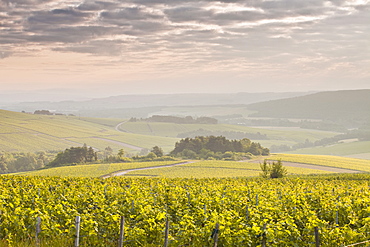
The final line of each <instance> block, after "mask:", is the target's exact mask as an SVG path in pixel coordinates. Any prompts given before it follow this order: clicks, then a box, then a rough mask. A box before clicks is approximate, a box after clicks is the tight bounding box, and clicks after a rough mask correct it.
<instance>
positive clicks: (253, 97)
mask: <svg viewBox="0 0 370 247" xmlns="http://www.w3.org/2000/svg"><path fill="white" fill-rule="evenodd" d="M306 94H310V92H288V93H232V94H231V93H230V94H226V93H225V94H155V95H118V96H111V97H106V98H96V99H91V100H84V101H72V100H70V101H60V102H48V101H42V102H21V101H20V103H19V102H18V103H14V102H13V103H3V105H2V104H1V103H0V106H1V105H2V106H1V108H2V109H5V110H10V111H19V112H20V111H26V112H34V111H35V110H40V109H47V110H56V111H57V112H62V113H73V114H75V115H78V114H79V115H81V116H85V117H88V116H89V117H113V118H114V117H116V118H130V117H147V116H149V115H150V114H151V113H155V112H160V111H166V109H167V108H171V107H174V106H219V105H245V104H251V103H256V102H263V101H267V100H274V99H283V98H290V97H295V96H301V95H306ZM3 98H4V97H3ZM0 102H1V100H0ZM177 114H180V115H181V113H179V111H176V115H177ZM190 115H193V114H190Z"/></svg>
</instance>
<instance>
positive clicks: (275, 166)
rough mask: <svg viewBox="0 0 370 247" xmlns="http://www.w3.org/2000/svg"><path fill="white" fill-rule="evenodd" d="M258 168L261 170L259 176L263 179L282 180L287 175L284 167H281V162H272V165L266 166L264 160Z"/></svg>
mask: <svg viewBox="0 0 370 247" xmlns="http://www.w3.org/2000/svg"><path fill="white" fill-rule="evenodd" d="M260 167H261V170H262V173H261V174H260V175H261V177H263V178H282V177H284V176H286V175H287V174H288V171H287V169H286V168H285V167H283V164H282V163H281V160H278V161H277V162H272V164H271V163H269V164H268V163H267V161H266V160H264V161H263V163H262V164H260Z"/></svg>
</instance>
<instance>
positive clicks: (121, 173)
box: [101, 161, 195, 178]
mask: <svg viewBox="0 0 370 247" xmlns="http://www.w3.org/2000/svg"><path fill="white" fill-rule="evenodd" d="M194 162H195V161H186V162H181V163H176V164H171V165H163V166H151V167H141V168H135V169H129V170H124V171H118V172H113V173H111V174H107V175H103V176H101V178H109V177H116V176H124V175H125V174H126V173H128V172H133V171H141V170H151V169H160V168H167V167H173V166H179V165H185V164H191V163H194Z"/></svg>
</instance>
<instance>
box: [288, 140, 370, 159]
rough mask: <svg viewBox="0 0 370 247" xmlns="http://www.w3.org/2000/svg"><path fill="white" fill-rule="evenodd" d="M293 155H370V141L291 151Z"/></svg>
mask: <svg viewBox="0 0 370 247" xmlns="http://www.w3.org/2000/svg"><path fill="white" fill-rule="evenodd" d="M288 153H292V154H294V153H295V154H330V155H338V156H346V155H354V154H363V153H370V141H355V142H350V143H338V144H335V145H330V146H325V147H314V148H305V149H298V150H295V151H291V152H288Z"/></svg>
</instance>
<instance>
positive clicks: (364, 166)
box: [268, 154, 370, 172]
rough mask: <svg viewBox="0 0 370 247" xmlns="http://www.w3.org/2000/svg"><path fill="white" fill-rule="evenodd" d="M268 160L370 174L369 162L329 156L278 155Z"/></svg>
mask: <svg viewBox="0 0 370 247" xmlns="http://www.w3.org/2000/svg"><path fill="white" fill-rule="evenodd" d="M268 159H270V160H279V159H281V160H282V161H289V162H297V163H304V164H315V165H319V166H329V167H338V168H344V169H352V170H358V171H363V172H370V160H363V159H355V158H346V157H337V156H329V155H299V154H278V155H272V156H270V157H269V158H268Z"/></svg>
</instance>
